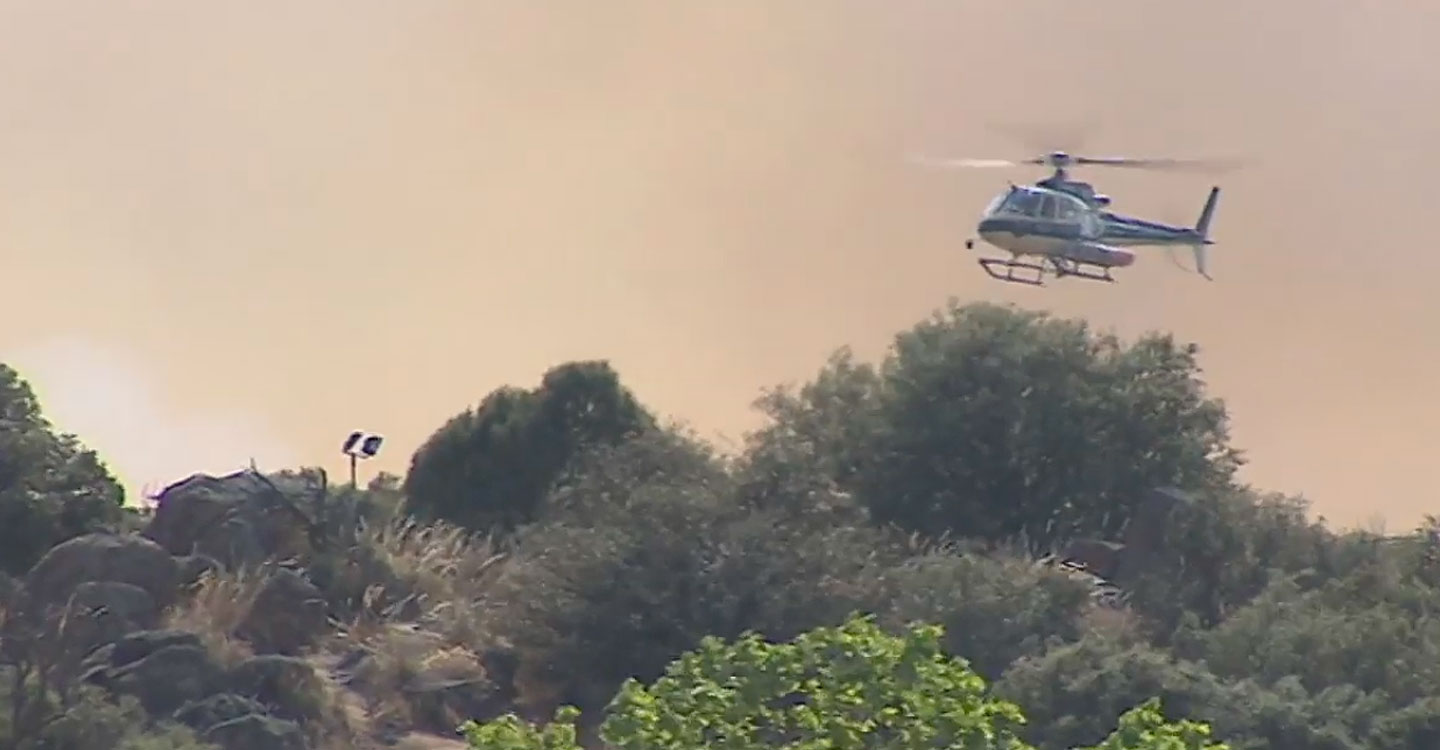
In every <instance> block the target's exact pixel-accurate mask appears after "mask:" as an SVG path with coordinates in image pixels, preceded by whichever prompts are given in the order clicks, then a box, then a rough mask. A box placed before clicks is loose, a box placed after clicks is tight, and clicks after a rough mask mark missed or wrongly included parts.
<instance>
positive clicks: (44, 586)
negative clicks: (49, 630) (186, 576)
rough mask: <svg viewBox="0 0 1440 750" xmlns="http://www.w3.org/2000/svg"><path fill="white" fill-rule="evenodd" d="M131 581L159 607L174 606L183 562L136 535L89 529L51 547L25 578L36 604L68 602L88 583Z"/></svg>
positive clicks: (131, 583) (27, 588) (130, 582)
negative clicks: (95, 531)
mask: <svg viewBox="0 0 1440 750" xmlns="http://www.w3.org/2000/svg"><path fill="white" fill-rule="evenodd" d="M100 582H113V583H123V584H129V585H131V586H134V587H136V588H139V589H142V590H143V591H144V592H145V593H146V594H148V595H149V597H150V600H151V603H152V605H153V606H154V607H155V608H157V611H158V610H159V609H164V608H165V607H168V606H170V605H171V604H172V603H174V601H175V597H176V595H177V594H178V592H179V587H180V564H179V563H178V562H176V561H175V558H174V557H171V555H170V554H169V553H168V552H166V551H165V550H164V549H163V548H162V547H161V546H160V545H158V544H156V543H155V542H153V541H151V540H149V539H146V538H145V537H142V536H138V535H134V534H87V535H85V536H81V537H76V538H74V539H71V540H69V541H67V542H64V543H62V544H59V545H57V546H55V547H54V548H52V549H51V550H50V551H49V552H46V553H45V555H44V556H43V557H41V558H40V561H39V562H37V563H36V564H35V566H34V567H33V568H31V569H30V572H29V573H28V574H27V575H26V577H25V588H26V590H27V591H29V592H30V596H31V598H32V600H33V601H34V602H35V603H37V604H45V605H52V604H64V603H65V601H66V599H68V598H69V597H70V595H71V594H72V593H74V592H75V589H76V588H77V587H78V586H80V585H81V584H83V583H100Z"/></svg>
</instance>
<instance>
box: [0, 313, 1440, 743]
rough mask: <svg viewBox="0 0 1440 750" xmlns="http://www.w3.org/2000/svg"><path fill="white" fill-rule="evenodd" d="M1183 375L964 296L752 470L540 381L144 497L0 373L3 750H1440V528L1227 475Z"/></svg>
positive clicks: (1160, 362) (785, 430)
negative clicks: (409, 441)
mask: <svg viewBox="0 0 1440 750" xmlns="http://www.w3.org/2000/svg"><path fill="white" fill-rule="evenodd" d="M1199 356H1200V355H1199V351H1198V349H1197V347H1195V346H1193V345H1189V344H1186V343H1183V342H1179V341H1176V340H1175V339H1174V338H1173V337H1172V336H1169V335H1164V334H1161V333H1154V334H1149V335H1146V336H1142V337H1140V338H1138V339H1136V340H1133V341H1122V340H1118V339H1117V338H1115V337H1113V336H1110V335H1107V334H1105V333H1104V332H1099V331H1095V330H1092V329H1091V328H1090V327H1089V326H1088V325H1087V324H1086V323H1085V322H1084V321H1080V320H1067V319H1060V318H1056V317H1052V316H1050V315H1047V314H1044V313H1039V312H1032V311H1026V310H1021V309H1016V308H1013V307H1005V306H997V305H989V304H975V305H959V304H956V303H951V304H950V305H948V306H947V307H945V308H944V309H942V310H940V311H937V312H936V313H935V314H934V315H933V316H932V317H930V318H928V319H926V320H924V321H921V322H919V323H918V324H916V325H915V326H914V327H912V328H910V329H909V330H906V331H903V332H901V333H900V334H898V335H897V336H896V338H895V341H894V342H893V346H892V347H891V349H890V351H889V352H888V354H887V355H886V356H885V357H884V359H883V360H882V361H880V362H874V363H870V362H862V361H859V360H857V359H856V358H855V357H854V356H852V354H851V353H850V352H848V351H847V350H843V349H842V350H840V351H837V352H836V353H835V354H834V355H833V356H832V357H831V358H830V359H829V360H828V361H826V362H824V363H823V365H822V366H821V367H820V368H819V371H818V372H817V373H816V374H815V375H814V377H813V378H811V379H809V380H808V381H807V382H805V383H803V384H800V385H798V386H794V387H780V388H775V389H773V390H770V391H768V392H766V393H764V394H763V395H762V396H761V397H760V398H759V399H758V400H757V402H756V406H757V408H759V409H760V410H761V411H762V412H763V413H764V415H765V416H766V421H765V424H764V426H763V427H762V428H761V429H759V430H757V431H756V432H755V433H753V434H752V435H750V436H748V438H747V440H746V444H745V445H744V449H743V451H741V452H740V453H739V455H734V456H731V455H722V454H721V453H720V452H719V451H717V450H716V449H715V448H714V447H712V446H711V445H708V444H707V443H706V442H705V441H703V440H700V439H698V438H697V437H696V436H695V435H693V434H692V433H690V432H689V431H687V430H686V429H684V428H683V427H682V426H679V425H676V424H672V423H671V422H669V421H668V420H667V419H665V418H664V417H663V416H662V415H658V414H655V413H653V412H652V411H651V410H650V409H648V408H647V407H646V406H645V405H644V403H643V401H642V399H641V398H640V397H639V396H637V394H634V393H631V392H630V391H629V390H628V389H627V388H626V387H625V386H624V384H623V383H622V380H621V377H620V375H619V374H618V373H616V372H615V371H614V370H612V369H611V367H610V366H609V365H608V364H607V363H605V362H603V361H590V362H568V363H560V364H557V365H556V366H555V367H554V368H553V369H552V370H550V371H549V372H547V373H546V374H545V376H544V377H543V379H542V380H541V382H540V383H538V384H537V385H535V386H534V387H518V386H515V387H506V388H501V389H498V390H496V391H494V392H492V393H490V394H488V395H483V397H481V398H479V399H478V401H477V402H476V404H475V405H474V406H473V408H469V409H466V410H464V411H463V412H461V413H459V414H457V415H456V416H455V417H454V418H452V419H451V420H449V421H448V422H446V423H445V424H443V425H440V426H438V428H437V430H436V431H435V433H434V434H433V435H432V436H431V437H430V438H429V440H428V441H426V442H425V443H424V444H423V445H422V446H420V447H419V448H418V450H417V451H416V453H415V455H414V457H413V460H412V463H411V466H410V469H409V471H407V472H406V475H405V476H404V477H403V479H402V478H400V477H394V476H388V475H382V476H380V477H377V478H376V479H375V480H374V481H372V482H370V483H369V484H368V486H366V487H361V488H356V487H349V486H336V485H333V484H331V483H330V482H329V481H328V479H327V477H326V476H325V475H324V473H323V472H321V471H319V470H316V469H312V468H305V467H293V468H290V469H285V470H274V471H266V472H260V471H255V470H249V471H241V472H237V473H235V474H233V475H229V476H223V477H210V476H195V477H191V478H190V479H187V480H185V481H183V482H180V483H177V484H175V485H172V486H171V487H169V488H167V489H166V490H165V491H164V492H163V493H161V494H160V495H159V496H158V498H157V499H156V501H155V502H154V503H153V504H147V505H146V507H145V509H143V510H140V509H136V508H133V507H127V506H126V505H125V503H124V493H123V492H122V491H121V489H120V488H119V486H118V485H117V483H116V482H115V480H114V479H113V478H112V477H111V475H110V474H109V472H108V470H107V468H106V467H105V465H104V464H103V462H102V461H101V460H100V459H98V458H97V457H96V456H95V454H93V453H92V452H90V451H89V450H87V449H86V448H84V447H83V445H82V444H81V443H80V441H79V440H77V439H76V438H75V437H72V436H68V435H63V434H60V433H59V432H58V431H57V430H56V429H55V428H54V427H53V426H52V425H50V424H49V423H48V422H47V421H46V420H45V418H44V416H43V413H42V410H41V406H40V404H38V403H37V402H36V399H35V397H34V395H33V392H32V391H31V389H30V387H29V386H28V385H27V384H26V382H25V380H24V378H23V374H22V373H18V372H15V371H14V370H12V369H9V368H6V367H4V366H3V365H0V571H3V573H4V575H3V577H0V595H3V598H0V618H3V619H0V747H5V748H16V750H39V749H41V748H45V749H52V748H53V749H56V750H59V749H61V748H63V749H64V750H92V749H93V750H110V749H111V748H121V749H122V750H141V749H144V750H160V749H162V748H163V749H173V750H182V749H184V750H194V749H196V748H223V750H250V749H251V748H257V749H258V748H266V749H269V748H279V749H281V750H308V749H310V748H316V749H322V748H323V749H326V750H340V749H341V748H371V747H386V746H395V747H401V748H411V749H412V750H423V749H425V748H431V749H438V748H462V747H466V746H467V745H468V746H473V747H479V748H487V749H490V750H499V749H500V748H502V747H504V748H508V749H517V750H541V748H550V750H565V749H566V748H569V747H573V746H574V744H575V743H578V744H580V745H584V746H588V747H599V746H601V745H606V744H608V745H610V746H611V747H615V748H627V749H628V748H636V749H637V750H638V749H639V748H647V749H648V750H670V749H671V748H674V750H681V748H682V747H684V748H688V749H691V750H702V749H703V748H704V747H717V748H718V747H722V746H723V747H727V748H741V747H744V748H751V747H755V748H759V747H777V748H778V747H782V746H783V747H790V746H792V745H793V746H796V747H800V746H803V747H807V748H809V747H813V748H822V747H824V748H835V749H836V750H840V749H842V748H844V749H846V750H849V749H850V748H855V749H857V750H858V748H882V747H883V748H887V749H888V748H895V749H896V750H911V749H912V748H913V749H914V750H920V748H932V747H950V746H956V747H958V746H959V745H958V744H955V743H958V742H960V738H962V737H969V738H970V739H969V740H968V741H970V742H972V743H978V744H970V745H965V747H967V748H969V747H975V748H1010V747H1014V748H1020V747H1034V748H1037V749H1039V750H1069V749H1070V748H1080V747H1103V748H1105V749H1106V750H1124V749H1128V750H1162V749H1163V750H1189V749H1190V748H1201V747H1211V745H1210V744H1207V743H1212V742H1216V741H1219V742H1223V743H1225V744H1226V745H1227V746H1228V747H1229V748H1231V749H1232V750H1261V749H1273V750H1410V749H1412V748H1420V749H1423V748H1437V747H1440V617H1437V615H1436V614H1435V613H1437V612H1440V523H1437V522H1436V521H1435V519H1429V520H1428V521H1427V523H1426V524H1425V525H1424V526H1423V527H1422V528H1419V529H1416V530H1414V531H1413V532H1411V533H1409V534H1404V535H1400V536H1393V537H1379V536H1377V535H1374V534H1369V533H1365V532H1360V531H1345V532H1340V531H1336V530H1333V529H1330V528H1327V527H1326V526H1325V525H1324V524H1323V523H1322V522H1320V521H1318V520H1315V519H1312V518H1310V517H1309V515H1308V514H1307V508H1306V506H1305V504H1304V502H1303V501H1301V500H1300V499H1299V498H1293V497H1285V496H1281V495H1278V494H1274V493H1269V492H1265V491H1263V490H1260V489H1257V488H1254V487H1249V486H1245V485H1244V484H1242V483H1240V482H1239V481H1238V480H1237V478H1236V472H1237V470H1238V468H1239V467H1240V466H1241V465H1242V463H1243V460H1244V458H1243V455H1242V454H1241V452H1240V451H1239V450H1237V449H1236V448H1235V447H1234V446H1232V445H1231V444H1230V437H1229V433H1228V422H1227V419H1228V418H1227V413H1226V409H1225V406H1224V404H1223V402H1222V401H1220V400H1219V399H1217V398H1215V397H1214V396H1213V395H1211V394H1209V393H1207V391H1206V388H1205V385H1204V382H1203V380H1202V377H1201V375H1202V373H1201V369H1200V365H1199ZM477 395H478V394H477ZM1363 501H1364V499H1363V498H1360V499H1357V502H1363ZM152 505H153V507H151V506H152ZM784 644H790V645H784ZM787 659H788V660H791V661H790V662H787V661H786V660H787ZM787 663H789V664H791V666H789V667H786V666H784V665H785V664H787ZM917 665H926V666H924V667H923V668H921V666H917ZM796 675H811V677H806V678H804V679H801V678H799V677H796ZM791 679H795V680H799V681H798V682H794V683H793V684H792V683H789V682H786V681H785V680H791ZM776 680H779V682H777V681H776ZM787 685H789V687H786V686H787ZM717 701H718V702H717ZM887 707H889V708H888V709H887ZM707 711H713V712H715V713H713V714H710V713H706V712H707ZM557 716H558V717H560V718H561V719H562V721H559V722H554V721H552V720H553V719H554V718H555V717H557ZM706 717H709V718H706ZM915 717H920V718H918V719H917V718H915ZM702 719H703V721H702ZM572 720H573V721H574V722H575V724H574V736H571V735H570V734H568V733H569V732H570V731H571V730H570V729H568V727H571V724H570V722H571V721H572ZM977 722H978V723H977ZM462 725H464V726H465V730H464V734H463V736H462V734H461V732H460V727H461V726H462ZM755 727H768V728H766V729H763V731H762V730H761V729H756V728H755ZM1117 727H1118V729H1117ZM677 732H680V734H677ZM683 732H690V734H683ZM717 732H718V733H719V734H717ZM755 732H761V734H755ZM767 732H768V734H766V733H767ZM987 732H988V733H989V734H988V736H989V739H981V737H982V736H983V735H986V733H987ZM737 733H738V734H737ZM977 733H978V734H977ZM1207 733H1208V737H1207ZM742 735H743V736H742ZM1007 738H1010V739H1007ZM1167 738H1168V739H1167ZM1011 739H1013V743H1012V742H1011ZM1102 743H1103V744H1102ZM1166 743H1171V744H1166Z"/></svg>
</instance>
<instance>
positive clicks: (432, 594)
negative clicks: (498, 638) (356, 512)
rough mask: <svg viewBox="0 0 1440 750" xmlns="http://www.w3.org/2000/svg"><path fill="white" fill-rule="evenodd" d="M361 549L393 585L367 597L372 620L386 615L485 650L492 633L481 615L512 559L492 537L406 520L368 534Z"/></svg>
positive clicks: (370, 591) (362, 538)
mask: <svg viewBox="0 0 1440 750" xmlns="http://www.w3.org/2000/svg"><path fill="white" fill-rule="evenodd" d="M359 545H360V546H362V547H363V548H364V549H365V551H366V553H367V557H368V558H369V559H370V560H371V561H372V564H375V565H378V566H380V567H381V568H382V569H383V571H384V573H383V575H382V576H378V577H377V578H379V579H380V580H386V581H388V583H387V584H386V585H384V586H382V587H380V590H374V589H375V588H376V587H375V586H373V585H372V586H371V587H370V588H369V589H367V591H366V593H365V595H364V599H365V603H364V606H363V607H362V611H365V612H367V613H368V614H369V615H370V617H371V618H372V620H373V619H376V618H377V616H378V615H381V614H382V613H383V614H384V615H385V617H383V618H379V619H393V618H397V617H398V619H402V620H414V621H420V622H424V623H425V625H426V627H427V628H428V629H430V630H433V631H435V632H437V633H439V634H441V635H442V636H444V638H445V640H446V641H447V642H449V643H451V644H454V645H462V646H466V647H468V648H471V649H472V650H477V651H478V650H481V649H483V648H484V646H485V644H486V641H487V634H486V632H485V631H486V629H485V627H484V624H483V619H482V617H481V616H480V615H481V613H483V611H484V610H485V609H486V606H485V605H486V599H487V593H488V592H489V590H490V587H491V586H492V584H493V581H494V577H495V574H496V573H498V572H499V571H500V569H501V568H502V564H503V563H504V562H505V560H506V559H507V556H506V554H505V553H504V552H502V551H501V550H500V548H499V546H498V545H497V544H496V543H495V542H494V540H493V539H492V538H490V537H484V536H477V535H474V534H470V533H468V532H466V531H465V530H464V529H461V528H458V527H456V526H452V525H449V524H445V523H434V524H423V523H419V522H417V521H415V520H414V519H412V518H408V517H400V518H396V519H393V520H391V521H390V522H388V523H386V524H383V525H380V526H376V527H373V528H367V529H365V530H363V531H362V533H361V535H360V540H359ZM372 580H375V579H372ZM377 610H378V611H377ZM406 610H409V611H408V612H407V611H406ZM406 615H409V616H406Z"/></svg>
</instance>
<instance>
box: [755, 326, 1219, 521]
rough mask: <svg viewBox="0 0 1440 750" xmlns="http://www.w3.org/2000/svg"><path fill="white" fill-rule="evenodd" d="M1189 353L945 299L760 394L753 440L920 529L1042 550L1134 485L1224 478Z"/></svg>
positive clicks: (1213, 409)
mask: <svg viewBox="0 0 1440 750" xmlns="http://www.w3.org/2000/svg"><path fill="white" fill-rule="evenodd" d="M1196 354H1197V350H1196V348H1195V347H1194V346H1190V345H1182V344H1179V343H1177V342H1176V341H1175V340H1174V339H1173V338H1171V337H1170V336H1166V335H1161V334H1148V335H1146V336H1143V337H1141V338H1140V339H1139V340H1137V341H1135V342H1133V343H1131V344H1129V345H1125V344H1122V342H1120V341H1119V340H1118V339H1117V338H1115V337H1114V336H1110V335H1099V334H1095V333H1094V332H1092V331H1091V330H1090V328H1089V326H1088V325H1087V324H1085V323H1084V322H1082V321H1076V320H1063V319H1056V318H1052V317H1050V316H1048V315H1046V314H1044V313H1038V312H1028V311H1021V310H1017V309H1015V308H1011V307H1003V306H998V305H992V304H971V305H964V306H962V305H959V304H957V303H955V302H953V301H952V302H951V304H950V305H949V307H947V308H946V309H945V310H944V311H942V312H941V313H937V314H936V315H935V316H934V317H933V318H932V319H930V320H927V321H924V322H922V323H920V324H919V325H917V326H915V327H914V328H912V329H911V330H909V331H906V332H903V333H901V334H900V335H899V336H897V337H896V339H895V343H894V346H893V348H892V351H891V353H890V354H889V356H888V357H887V358H886V359H885V361H884V362H883V363H882V364H881V366H880V367H879V368H878V370H872V369H871V368H868V367H864V366H857V365H855V364H854V363H853V362H852V361H851V360H850V358H849V357H848V355H846V354H844V353H842V354H840V355H837V356H836V357H835V358H832V360H831V362H830V363H829V364H828V366H827V367H826V368H825V369H824V370H822V371H821V373H820V374H819V375H818V376H817V378H816V380H815V382H814V383H812V384H811V385H809V386H807V387H806V388H805V389H802V390H801V391H800V392H799V394H798V395H797V394H791V393H789V392H788V391H778V392H775V393H772V394H771V395H770V396H769V397H767V399H765V400H764V401H762V404H761V405H762V408H764V409H765V410H766V411H767V413H768V414H769V415H770V416H771V417H772V419H773V420H774V421H775V424H774V425H772V426H771V427H770V428H769V429H768V430H767V431H765V432H762V433H761V434H760V435H758V436H757V439H756V444H755V445H754V446H753V447H752V452H755V453H757V454H759V455H760V456H771V457H773V456H787V457H793V458H796V459H799V460H803V461H810V462H812V463H813V464H814V465H816V466H817V467H818V470H819V471H823V472H826V473H828V474H829V475H830V476H831V477H832V478H833V479H834V480H835V481H836V482H837V483H839V484H840V485H841V486H842V487H845V488H847V489H852V490H854V491H855V492H856V493H857V494H858V495H859V497H861V498H862V499H863V501H864V503H865V505H866V506H867V507H868V508H869V510H870V512H871V514H872V515H873V516H874V518H875V519H876V520H877V521H879V522H881V523H895V524H898V525H900V526H902V527H904V528H907V529H913V530H916V531H922V532H924V533H927V534H939V533H943V532H949V533H952V534H956V535H960V536H965V537H971V538H980V539H988V540H995V541H999V540H1007V539H1012V538H1017V537H1018V538H1024V539H1026V540H1028V541H1029V543H1030V544H1031V545H1032V546H1033V547H1034V548H1035V549H1040V550H1046V549H1049V548H1050V547H1052V546H1055V545H1058V544H1062V543H1063V542H1064V541H1066V540H1068V539H1071V538H1074V537H1077V536H1095V537H1100V538H1105V537H1111V536H1114V535H1115V534H1117V533H1118V532H1119V530H1120V529H1122V528H1123V527H1124V526H1125V524H1126V522H1127V521H1128V520H1129V517H1130V512H1131V511H1132V510H1133V508H1134V505H1135V503H1136V502H1138V499H1139V498H1140V497H1141V496H1142V493H1143V491H1144V490H1146V489H1148V488H1150V487H1154V486H1182V487H1187V488H1192V489H1202V488H1211V487H1221V486H1224V485H1225V484H1226V482H1228V481H1229V479H1230V477H1231V476H1232V474H1233V473H1234V471H1235V469H1236V468H1237V467H1238V466H1239V465H1240V456H1239V453H1238V451H1236V450H1234V449H1232V448H1231V447H1230V446H1229V445H1228V417H1227V415H1226V412H1225V409H1224V406H1223V404H1222V403H1221V402H1220V401H1218V400H1216V399H1212V398H1208V397H1206V396H1205V395H1204V393H1203V384H1202V381H1201V379H1200V373H1199V368H1198V364H1197V361H1196ZM769 460H772V461H773V460H775V459H774V458H770V459H769Z"/></svg>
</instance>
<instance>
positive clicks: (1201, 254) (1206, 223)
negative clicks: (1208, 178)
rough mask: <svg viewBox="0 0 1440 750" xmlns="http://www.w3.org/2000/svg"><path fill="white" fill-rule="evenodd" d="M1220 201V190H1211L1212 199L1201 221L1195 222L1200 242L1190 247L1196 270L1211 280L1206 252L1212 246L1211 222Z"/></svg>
mask: <svg viewBox="0 0 1440 750" xmlns="http://www.w3.org/2000/svg"><path fill="white" fill-rule="evenodd" d="M1219 200H1220V188H1218V187H1213V188H1210V197H1209V198H1206V199H1205V208H1203V209H1201V210H1200V219H1199V220H1198V221H1196V222H1195V234H1196V235H1198V236H1199V237H1198V239H1199V241H1198V242H1196V243H1195V244H1194V245H1191V246H1190V249H1191V250H1192V251H1193V252H1194V253H1195V270H1196V272H1198V273H1199V274H1200V275H1201V276H1204V277H1205V278H1207V279H1208V278H1210V271H1209V270H1208V269H1207V268H1206V263H1205V261H1206V258H1205V255H1206V253H1205V250H1206V249H1207V247H1208V246H1209V245H1210V244H1211V241H1210V220H1211V219H1212V218H1214V216H1215V204H1216V202H1218V201H1219Z"/></svg>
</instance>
